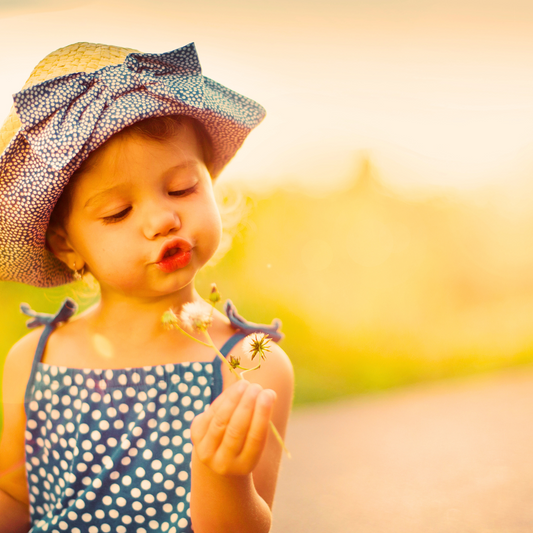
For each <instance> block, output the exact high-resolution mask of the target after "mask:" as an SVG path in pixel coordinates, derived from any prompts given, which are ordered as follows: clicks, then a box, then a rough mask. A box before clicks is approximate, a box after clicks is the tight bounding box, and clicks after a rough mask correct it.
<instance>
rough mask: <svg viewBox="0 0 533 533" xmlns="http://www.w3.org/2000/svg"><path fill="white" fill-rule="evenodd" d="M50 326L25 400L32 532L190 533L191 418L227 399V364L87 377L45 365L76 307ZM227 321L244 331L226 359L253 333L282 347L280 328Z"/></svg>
mask: <svg viewBox="0 0 533 533" xmlns="http://www.w3.org/2000/svg"><path fill="white" fill-rule="evenodd" d="M21 310H22V311H23V313H24V314H26V315H28V316H29V317H31V319H30V320H29V321H28V323H27V325H28V327H36V326H39V325H44V326H45V329H44V331H43V334H42V337H41V342H40V343H39V347H38V349H37V350H38V351H37V352H36V354H35V359H34V365H33V368H32V373H31V377H30V379H29V381H28V385H27V391H26V419H27V423H26V441H25V444H26V477H27V480H28V487H29V498H30V514H31V523H32V525H33V527H32V529H31V533H41V532H47V533H61V532H63V531H66V532H68V533H87V532H88V533H100V532H102V533H111V532H112V533H115V532H117V533H133V532H135V533H150V532H158V533H159V532H163V533H167V532H168V533H178V532H179V533H185V532H191V531H193V530H192V526H191V522H190V511H189V509H190V507H189V504H190V491H191V479H190V462H191V452H192V443H191V440H190V427H191V423H192V420H193V418H194V417H195V416H196V415H197V414H199V413H201V412H202V411H204V410H205V409H206V408H207V407H208V406H209V405H210V404H211V402H212V401H213V400H214V399H215V398H216V397H217V396H218V395H219V394H220V393H221V392H222V385H223V383H222V373H221V361H220V359H218V358H216V357H215V358H214V359H213V361H207V362H194V363H192V362H191V363H176V364H167V365H157V366H146V367H142V368H125V369H113V370H109V369H79V368H67V367H59V366H53V365H48V364H44V363H41V362H40V360H41V356H42V353H43V352H44V349H45V346H46V341H47V339H48V336H49V335H50V334H52V333H53V331H54V329H55V327H57V325H58V324H59V323H61V322H64V321H66V320H68V319H69V318H70V317H71V316H72V315H73V314H74V313H75V311H76V304H75V303H74V302H73V301H72V300H71V299H66V300H65V302H64V303H63V306H62V307H61V309H60V310H59V311H58V312H57V313H56V314H55V315H45V314H42V313H36V312H35V311H33V310H31V309H30V308H29V306H27V305H26V304H22V305H21ZM225 312H226V315H227V316H228V318H229V320H230V322H231V324H232V325H233V327H234V328H235V330H236V333H235V335H233V336H232V337H230V338H229V339H228V341H227V342H226V343H225V344H224V346H223V347H222V348H221V352H222V353H223V354H225V355H227V354H228V353H229V352H230V351H231V349H232V348H233V346H235V345H236V344H237V342H239V341H240V340H241V339H243V338H244V337H245V336H246V335H248V334H249V333H252V332H263V333H267V334H268V335H269V336H270V337H271V338H272V339H273V340H274V341H279V340H280V339H281V338H282V336H283V335H282V334H281V332H280V328H281V323H280V322H279V321H278V320H275V321H273V323H272V325H270V326H266V325H261V324H255V323H253V322H248V321H246V320H245V319H244V318H242V317H241V316H240V315H239V314H238V313H237V310H236V309H235V307H234V305H233V304H232V303H231V301H229V300H228V301H227V302H226V305H225Z"/></svg>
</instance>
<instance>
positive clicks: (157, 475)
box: [152, 472, 163, 483]
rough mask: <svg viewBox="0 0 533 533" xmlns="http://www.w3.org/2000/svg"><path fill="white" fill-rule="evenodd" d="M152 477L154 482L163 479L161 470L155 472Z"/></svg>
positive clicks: (159, 481)
mask: <svg viewBox="0 0 533 533" xmlns="http://www.w3.org/2000/svg"><path fill="white" fill-rule="evenodd" d="M152 479H153V480H154V482H155V483H161V481H163V474H161V472H156V473H155V474H154V477H153V478H152Z"/></svg>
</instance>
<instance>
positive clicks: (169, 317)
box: [161, 309, 178, 329]
mask: <svg viewBox="0 0 533 533" xmlns="http://www.w3.org/2000/svg"><path fill="white" fill-rule="evenodd" d="M161 322H162V324H163V327H164V328H165V329H172V328H174V327H175V326H176V324H177V323H178V317H177V316H176V313H174V311H172V309H167V310H166V311H165V312H164V313H163V316H162V317H161Z"/></svg>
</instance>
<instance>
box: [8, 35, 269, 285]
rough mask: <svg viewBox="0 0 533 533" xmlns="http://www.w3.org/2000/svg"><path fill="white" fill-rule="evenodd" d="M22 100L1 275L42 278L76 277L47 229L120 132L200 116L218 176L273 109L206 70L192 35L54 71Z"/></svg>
mask: <svg viewBox="0 0 533 533" xmlns="http://www.w3.org/2000/svg"><path fill="white" fill-rule="evenodd" d="M94 46H98V45H94ZM100 46H103V45H100ZM68 48H70V47H67V48H66V49H65V50H67V49H68ZM56 55H57V54H56ZM14 102H15V109H16V112H17V115H18V117H19V118H20V121H21V128H20V129H19V130H18V132H17V133H16V135H15V136H14V137H13V138H12V140H11V142H10V143H9V145H8V146H7V148H6V149H5V151H4V152H3V153H2V154H1V156H0V280H4V281H17V282H21V283H27V284H29V285H34V286H37V287H52V286H56V285H61V284H64V283H68V282H70V281H72V279H73V278H72V272H71V271H70V270H69V269H68V268H67V267H66V266H65V265H64V264H63V263H62V262H61V261H59V260H58V259H56V258H55V256H53V254H52V253H50V252H49V251H48V250H47V249H46V247H45V234H46V229H47V227H48V223H49V221H50V215H51V214H52V211H53V208H54V206H55V204H56V203H57V201H58V199H59V197H60V196H61V193H62V191H63V189H64V187H65V185H66V184H67V183H68V180H69V179H70V176H71V175H72V174H73V172H75V170H76V169H77V168H78V167H79V166H80V165H81V163H82V162H83V161H84V160H85V159H86V158H87V157H88V156H89V154H90V153H91V152H92V151H94V150H95V149H96V148H98V147H99V146H101V145H102V144H103V143H104V142H105V141H107V140H108V139H109V138H110V137H111V136H112V135H114V134H115V133H117V132H119V131H120V130H122V129H124V128H125V127H127V126H130V125H131V124H133V123H135V122H138V121H140V120H143V119H146V118H150V117H160V116H168V115H187V116H191V117H193V118H195V119H197V120H199V121H200V122H201V123H202V124H203V125H204V126H205V128H206V130H207V132H208V134H209V136H210V138H211V141H212V144H213V169H212V175H213V177H216V176H217V175H218V174H219V173H220V172H221V170H222V169H223V167H224V166H225V165H226V164H227V163H228V162H229V160H230V159H231V158H232V157H233V156H234V155H235V153H236V152H237V150H238V149H239V148H240V146H241V145H242V143H243V142H244V140H245V138H246V136H247V135H248V134H249V133H250V131H251V130H252V129H253V128H254V127H255V126H257V125H258V124H259V123H260V122H261V121H262V120H263V118H264V116H265V110H264V109H263V107H261V106H260V105H259V104H258V103H256V102H254V101H253V100H251V99H249V98H246V97H245V96H242V95H240V94H238V93H236V92H234V91H232V90H231V89H228V88H226V87H224V86H223V85H220V84H219V83H217V82H215V81H213V80H211V79H209V78H207V77H205V76H203V74H202V71H201V67H200V63H199V60H198V56H197V54H196V48H195V46H194V44H192V43H191V44H189V45H187V46H184V47H182V48H178V49H177V50H174V51H172V52H167V53H164V54H142V53H130V54H128V55H127V56H126V57H125V59H124V61H123V62H121V63H119V64H111V65H108V66H104V67H102V68H99V69H97V70H95V71H93V72H73V73H70V74H64V75H61V76H58V77H55V78H51V79H47V80H45V81H42V82H41V83H38V84H36V85H32V86H29V87H27V88H26V89H24V90H23V91H21V92H19V93H17V94H16V95H15V96H14Z"/></svg>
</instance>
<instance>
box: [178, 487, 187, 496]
mask: <svg viewBox="0 0 533 533" xmlns="http://www.w3.org/2000/svg"><path fill="white" fill-rule="evenodd" d="M176 495H177V496H180V497H181V496H184V495H185V488H184V487H178V488H177V489H176Z"/></svg>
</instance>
